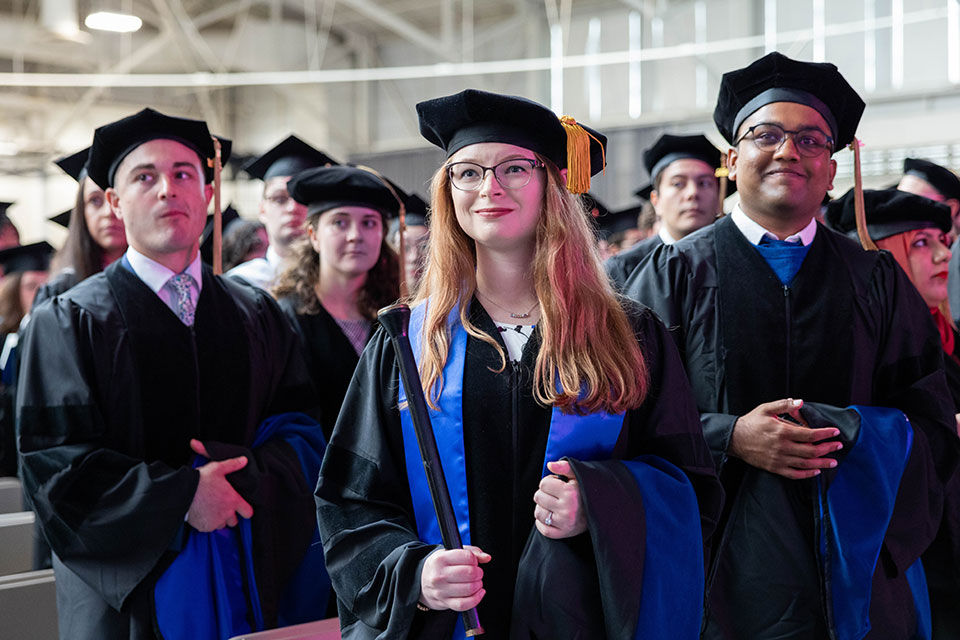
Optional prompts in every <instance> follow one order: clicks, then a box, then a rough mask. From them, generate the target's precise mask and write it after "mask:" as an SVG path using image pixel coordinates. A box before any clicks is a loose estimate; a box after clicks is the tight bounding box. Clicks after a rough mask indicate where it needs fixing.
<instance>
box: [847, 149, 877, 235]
mask: <svg viewBox="0 0 960 640" xmlns="http://www.w3.org/2000/svg"><path fill="white" fill-rule="evenodd" d="M862 144H863V143H862V142H860V140H859V138H854V139H853V142H851V143H850V148H851V149H853V210H854V213H855V214H856V217H857V236H858V237H859V238H860V244H861V245H862V246H863V248H864V249H866V250H867V251H878V250H879V248H878V247H877V245H876V243H875V242H874V241H873V238H871V237H870V231H869V230H868V229H867V212H866V211H865V210H864V204H863V178H862V177H861V174H860V147H861V146H862Z"/></svg>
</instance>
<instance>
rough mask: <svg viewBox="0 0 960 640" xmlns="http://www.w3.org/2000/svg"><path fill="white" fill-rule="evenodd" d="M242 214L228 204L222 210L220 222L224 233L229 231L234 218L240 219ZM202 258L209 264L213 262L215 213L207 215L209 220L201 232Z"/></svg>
mask: <svg viewBox="0 0 960 640" xmlns="http://www.w3.org/2000/svg"><path fill="white" fill-rule="evenodd" d="M239 218H240V214H239V213H238V212H237V210H236V209H234V208H233V205H232V204H228V205H227V208H226V209H224V210H223V211H221V212H220V223H221V225H222V226H221V229H223V231H222V233H226V232H227V227H229V226H230V223H231V222H233V221H234V220H238V219H239ZM200 259H201V260H203V261H204V262H206V263H207V264H213V214H212V213H211V214H210V215H208V216H207V222H206V224H204V225H203V233H201V234H200Z"/></svg>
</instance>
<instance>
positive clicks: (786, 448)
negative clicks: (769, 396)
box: [728, 398, 843, 480]
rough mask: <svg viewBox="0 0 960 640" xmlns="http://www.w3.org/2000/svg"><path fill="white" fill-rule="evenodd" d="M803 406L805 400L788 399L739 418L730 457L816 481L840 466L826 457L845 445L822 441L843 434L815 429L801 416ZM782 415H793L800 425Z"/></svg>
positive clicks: (734, 429)
mask: <svg viewBox="0 0 960 640" xmlns="http://www.w3.org/2000/svg"><path fill="white" fill-rule="evenodd" d="M802 406H803V400H794V399H793V398H786V399H784V400H777V401H776V402H768V403H766V404H761V405H760V406H758V407H757V408H756V409H754V410H753V411H751V412H750V413H748V414H746V415H744V416H741V417H740V418H738V419H737V422H736V424H735V425H734V428H733V435H732V436H731V437H730V446H729V448H728V451H729V453H730V455H732V456H736V457H737V458H740V459H741V460H743V461H744V462H746V463H747V464H749V465H751V466H754V467H757V468H760V469H764V470H766V471H769V472H770V473H776V474H778V475H781V476H784V477H785V478H790V479H792V480H801V479H804V478H812V477H814V476H817V475H819V474H820V470H821V469H832V468H833V467H836V466H837V461H836V460H834V459H833V458H825V457H824V456H826V455H827V454H829V453H833V452H834V451H839V450H840V449H842V448H843V444H841V443H840V442H836V441H831V442H822V441H823V440H826V439H828V438H834V437H836V436H838V435H840V430H839V429H835V428H833V427H827V428H823V429H811V428H810V427H809V425H808V424H807V422H806V420H804V419H803V416H801V415H800V408H801V407H802ZM782 415H789V416H791V417H792V418H793V419H794V420H796V421H797V422H798V423H800V424H794V423H792V422H790V421H789V420H787V419H784V418H782V417H780V416H782Z"/></svg>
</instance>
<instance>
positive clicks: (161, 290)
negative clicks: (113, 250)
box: [127, 247, 203, 313]
mask: <svg viewBox="0 0 960 640" xmlns="http://www.w3.org/2000/svg"><path fill="white" fill-rule="evenodd" d="M127 262H129V263H130V267H131V268H132V269H133V272H134V273H135V274H136V275H137V277H138V278H140V280H142V281H143V283H144V284H145V285H147V286H148V287H150V290H151V291H153V292H154V293H155V294H157V296H158V297H159V298H160V299H161V300H162V301H163V304H165V305H167V307H168V308H169V309H170V310H171V311H173V312H174V313H177V294H176V292H175V291H174V290H173V288H172V287H168V286H166V284H167V283H168V282H169V281H170V278H172V277H173V276H175V275H177V274H176V273H174V272H173V271H172V270H171V269H168V268H167V267H165V266H163V265H162V264H160V263H159V262H157V261H155V260H151V259H150V258H148V257H147V256H145V255H143V254H142V253H140V252H139V251H137V250H136V249H134V248H133V247H127ZM184 273H187V274H188V275H190V276H192V277H193V281H194V283H195V284H196V286H195V287H191V288H190V298H191V299H192V300H193V307H194V308H196V307H197V302H198V301H199V300H200V289H201V288H202V287H203V269H202V268H201V266H200V252H199V251H198V252H197V257H196V258H194V259H193V262H191V263H190V266H188V267H187V268H186V269H184Z"/></svg>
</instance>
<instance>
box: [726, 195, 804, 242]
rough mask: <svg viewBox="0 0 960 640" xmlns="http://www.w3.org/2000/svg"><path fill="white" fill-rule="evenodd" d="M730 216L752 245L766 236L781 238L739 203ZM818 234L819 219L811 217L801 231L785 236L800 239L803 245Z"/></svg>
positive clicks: (791, 239)
mask: <svg viewBox="0 0 960 640" xmlns="http://www.w3.org/2000/svg"><path fill="white" fill-rule="evenodd" d="M730 218H731V219H733V224H735V225H737V229H740V233H742V234H743V235H744V237H745V238H746V239H747V240H749V241H750V244H752V245H758V244H760V241H761V240H763V238H764V237H768V238H770V239H771V240H779V238H778V237H777V236H776V234H775V233H773V232H771V231H768V230H767V229H765V228H764V227H762V226H761V225H760V224H759V223H758V222H757V221H756V220H754V219H753V218H751V217H750V216H748V215H747V214H746V213H744V212H743V209H741V208H740V204H739V203H737V206H735V207H734V208H733V213H731V214H730ZM816 235H817V219H816V218H811V219H810V223H809V224H807V226H805V227H804V228H803V229H801V230H800V231H799V232H797V233H794V234H793V235H790V236H787V237H786V238H784V240H786V241H787V242H797V241H798V240H799V241H800V243H801V244H803V246H805V247H806V246H809V245H810V243H811V242H813V239H814V238H815V237H816Z"/></svg>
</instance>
